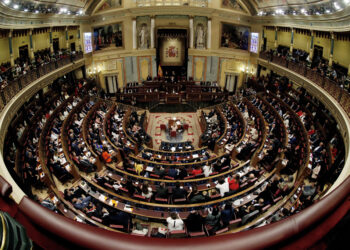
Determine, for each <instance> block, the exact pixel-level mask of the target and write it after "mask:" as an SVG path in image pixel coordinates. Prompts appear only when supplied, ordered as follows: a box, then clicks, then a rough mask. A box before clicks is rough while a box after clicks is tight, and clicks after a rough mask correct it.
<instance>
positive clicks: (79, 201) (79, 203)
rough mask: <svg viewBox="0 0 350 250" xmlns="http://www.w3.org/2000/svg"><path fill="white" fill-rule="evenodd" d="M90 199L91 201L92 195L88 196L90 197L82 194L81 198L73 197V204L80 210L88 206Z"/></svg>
mask: <svg viewBox="0 0 350 250" xmlns="http://www.w3.org/2000/svg"><path fill="white" fill-rule="evenodd" d="M90 201H91V196H88V197H84V196H81V197H80V198H73V199H72V203H73V206H74V207H75V208H77V209H80V210H82V209H84V208H86V207H87V206H88V205H89V203H90Z"/></svg>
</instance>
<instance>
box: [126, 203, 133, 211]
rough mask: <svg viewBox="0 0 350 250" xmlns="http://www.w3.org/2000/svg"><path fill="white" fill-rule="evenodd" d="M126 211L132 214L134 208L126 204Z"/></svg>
mask: <svg viewBox="0 0 350 250" xmlns="http://www.w3.org/2000/svg"><path fill="white" fill-rule="evenodd" d="M124 210H125V211H127V212H130V213H132V211H133V208H132V207H131V206H130V205H128V204H126V205H125V206H124Z"/></svg>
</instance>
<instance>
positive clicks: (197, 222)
mask: <svg viewBox="0 0 350 250" xmlns="http://www.w3.org/2000/svg"><path fill="white" fill-rule="evenodd" d="M185 224H186V228H187V230H188V231H189V232H200V231H202V229H203V224H204V218H203V217H202V216H201V215H200V214H199V212H198V210H193V211H191V213H190V214H189V215H188V217H187V219H186V221H185Z"/></svg>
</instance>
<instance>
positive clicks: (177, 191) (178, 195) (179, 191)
mask: <svg viewBox="0 0 350 250" xmlns="http://www.w3.org/2000/svg"><path fill="white" fill-rule="evenodd" d="M186 195H187V191H186V190H185V189H184V188H183V187H182V186H181V185H180V182H176V184H175V188H174V189H173V200H174V199H183V198H185V197H186Z"/></svg>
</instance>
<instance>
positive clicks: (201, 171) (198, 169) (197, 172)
mask: <svg viewBox="0 0 350 250" xmlns="http://www.w3.org/2000/svg"><path fill="white" fill-rule="evenodd" d="M202 173H203V170H202V168H201V167H200V166H196V167H195V168H194V169H193V170H192V172H191V175H194V176H196V175H200V174H202Z"/></svg>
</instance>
